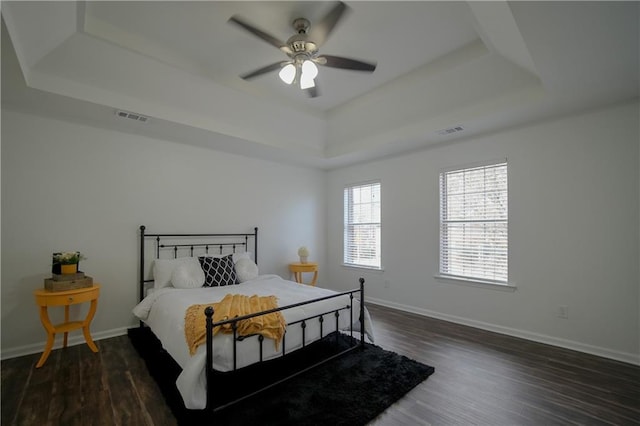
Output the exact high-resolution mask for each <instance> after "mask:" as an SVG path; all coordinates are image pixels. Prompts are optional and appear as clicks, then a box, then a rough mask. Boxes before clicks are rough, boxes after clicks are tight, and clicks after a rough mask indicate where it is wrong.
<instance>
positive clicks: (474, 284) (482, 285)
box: [433, 275, 517, 291]
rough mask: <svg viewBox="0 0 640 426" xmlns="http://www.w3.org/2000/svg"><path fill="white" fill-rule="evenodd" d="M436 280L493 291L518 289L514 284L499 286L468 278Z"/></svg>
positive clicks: (445, 277)
mask: <svg viewBox="0 0 640 426" xmlns="http://www.w3.org/2000/svg"><path fill="white" fill-rule="evenodd" d="M433 277H434V278H435V279H437V280H440V281H445V282H450V283H453V284H459V285H466V286H468V287H479V288H489V289H491V290H500V291H515V290H516V289H517V287H516V286H515V285H513V284H509V283H507V284H498V283H494V282H491V281H482V280H473V279H468V278H457V277H449V276H446V275H434V276H433Z"/></svg>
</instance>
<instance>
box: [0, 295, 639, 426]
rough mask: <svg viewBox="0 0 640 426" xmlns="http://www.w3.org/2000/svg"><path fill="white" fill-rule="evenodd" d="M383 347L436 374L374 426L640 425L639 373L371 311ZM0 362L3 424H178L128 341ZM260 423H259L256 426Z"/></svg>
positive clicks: (561, 351) (396, 313) (510, 339)
mask: <svg viewBox="0 0 640 426" xmlns="http://www.w3.org/2000/svg"><path fill="white" fill-rule="evenodd" d="M369 310H370V312H371V315H372V317H373V320H374V325H375V328H376V335H377V341H376V343H377V344H378V345H379V346H382V347H383V348H385V349H388V350H393V351H395V352H398V353H400V354H403V355H406V356H408V357H410V358H414V359H416V360H418V361H421V362H423V363H425V364H429V365H432V366H434V367H435V369H436V371H435V373H434V374H433V375H432V376H431V377H430V378H429V379H428V380H426V381H425V382H423V383H422V384H420V385H419V386H418V387H416V388H415V389H414V390H413V391H411V392H410V393H409V394H407V395H406V396H405V397H404V398H402V399H401V400H400V401H398V402H397V403H395V404H394V405H393V406H392V407H390V408H389V409H388V410H387V411H385V412H384V413H383V414H382V415H380V416H379V417H378V419H376V420H375V421H374V422H373V424H375V425H427V424H431V425H468V424H473V425H553V424H562V425H566V424H581V425H583V424H589V425H591V424H616V425H632V424H640V367H638V366H633V365H629V364H625V363H621V362H616V361H611V360H607V359H603V358H599V357H595V356H591V355H586V354H582V353H578V352H574V351H570V350H566V349H561V348H556V347H552V346H548V345H543V344H539V343H534V342H530V341H527V340H522V339H517V338H513V337H508V336H504V335H500V334H495V333H491V332H487V331H482V330H478V329H474V328H470V327H465V326H461V325H457V324H452V323H448V322H445V321H440V320H435V319H430V318H425V317H421V316H418V315H413V314H408V313H405V312H400V311H396V310H393V309H389V308H384V307H380V306H375V305H369ZM96 344H97V345H98V348H99V350H100V352H99V353H97V354H94V353H93V352H91V351H90V350H89V348H88V347H87V346H86V345H79V346H73V347H70V348H67V349H64V350H55V351H53V352H52V354H51V356H50V357H49V360H48V361H47V363H46V364H45V365H44V366H43V367H42V368H40V369H35V364H36V362H37V361H38V358H39V356H40V354H34V355H28V356H24V357H20V358H13V359H9V360H5V361H2V363H1V365H0V367H1V373H2V382H1V386H2V387H1V392H2V418H1V420H2V425H38V426H41V425H83V426H84V425H127V426H128V425H173V424H175V419H174V418H173V416H172V414H171V412H170V411H169V409H168V408H167V406H166V405H165V404H164V402H163V399H162V396H161V394H160V392H159V390H158V388H157V386H156V384H155V382H154V381H153V379H151V377H150V376H149V374H148V373H147V370H146V367H145V365H144V363H143V361H142V360H141V359H140V358H139V357H138V355H137V353H136V352H135V350H134V349H133V347H132V346H131V344H130V343H129V340H128V337H127V336H120V337H115V338H111V339H106V340H101V341H98V342H96ZM256 424H258V423H256Z"/></svg>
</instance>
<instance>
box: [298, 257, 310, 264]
mask: <svg viewBox="0 0 640 426" xmlns="http://www.w3.org/2000/svg"><path fill="white" fill-rule="evenodd" d="M308 257H309V256H300V263H307V258H308Z"/></svg>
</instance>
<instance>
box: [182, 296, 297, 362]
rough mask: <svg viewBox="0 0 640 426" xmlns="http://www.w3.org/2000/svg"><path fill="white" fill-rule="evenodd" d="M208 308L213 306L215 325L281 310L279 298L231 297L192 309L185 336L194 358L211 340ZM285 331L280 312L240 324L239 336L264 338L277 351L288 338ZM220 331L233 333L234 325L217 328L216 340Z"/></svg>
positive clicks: (190, 307)
mask: <svg viewBox="0 0 640 426" xmlns="http://www.w3.org/2000/svg"><path fill="white" fill-rule="evenodd" d="M207 306H213V322H214V323H215V322H218V321H225V320H227V319H231V318H235V317H241V316H244V315H249V314H253V313H257V312H263V311H267V310H269V309H275V308H277V307H278V303H277V299H276V297H275V296H257V295H253V296H244V295H241V294H227V295H226V296H225V297H224V299H222V300H221V301H220V302H217V303H207V304H204V305H191V306H189V307H188V308H187V311H186V312H185V317H184V334H185V337H186V339H187V345H188V346H189V353H190V354H191V355H193V354H195V353H196V349H197V348H198V346H200V345H201V344H203V343H205V341H206V339H207V337H206V332H207V328H206V316H205V314H204V310H205V308H206V307H207ZM285 328H286V322H285V321H284V317H283V316H282V313H281V312H280V311H278V312H272V313H270V314H266V315H260V316H257V317H253V318H249V319H246V320H242V321H240V322H238V323H237V332H238V336H248V335H251V334H261V335H263V336H264V337H269V338H271V339H273V340H274V341H275V345H276V350H277V349H278V346H279V345H280V341H281V340H282V336H284V331H285ZM220 331H222V332H223V333H233V329H232V328H231V324H224V325H222V326H217V327H214V329H213V335H214V336H215V335H216V334H218V333H219V332H220Z"/></svg>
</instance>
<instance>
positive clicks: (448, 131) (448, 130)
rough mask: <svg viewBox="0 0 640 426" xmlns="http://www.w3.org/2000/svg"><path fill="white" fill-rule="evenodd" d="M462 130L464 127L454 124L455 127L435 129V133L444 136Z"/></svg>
mask: <svg viewBox="0 0 640 426" xmlns="http://www.w3.org/2000/svg"><path fill="white" fill-rule="evenodd" d="M463 130H464V127H462V126H455V127H448V128H446V129H442V130H438V131H436V133H437V134H439V135H440V136H446V135H450V134H451V133H457V132H461V131H463Z"/></svg>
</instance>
